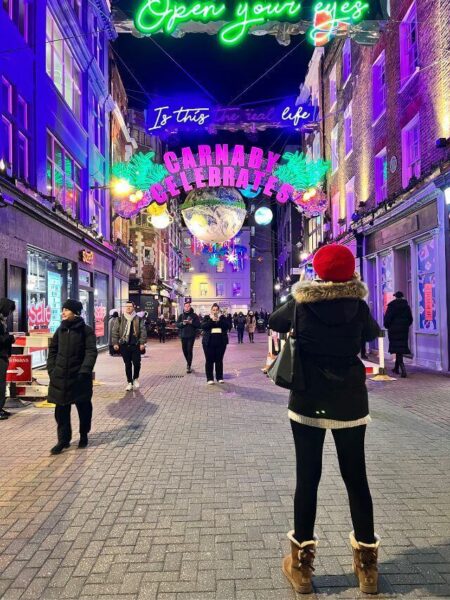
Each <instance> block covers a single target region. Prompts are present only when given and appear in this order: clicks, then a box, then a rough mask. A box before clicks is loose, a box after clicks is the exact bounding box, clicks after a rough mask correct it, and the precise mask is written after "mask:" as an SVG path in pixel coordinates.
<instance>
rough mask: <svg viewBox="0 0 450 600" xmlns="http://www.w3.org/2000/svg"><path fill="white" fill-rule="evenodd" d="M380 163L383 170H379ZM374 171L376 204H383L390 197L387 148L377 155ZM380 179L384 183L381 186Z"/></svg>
mask: <svg viewBox="0 0 450 600" xmlns="http://www.w3.org/2000/svg"><path fill="white" fill-rule="evenodd" d="M380 163H381V169H380V168H379V166H380ZM374 171H375V172H374V181H375V202H376V204H380V203H381V202H383V200H386V198H387V195H388V194H387V181H388V178H387V171H388V164H387V148H386V146H385V147H384V148H383V149H382V150H380V152H378V153H377V154H376V155H375V160H374ZM385 173H386V178H385V177H384V175H385ZM380 174H381V175H380ZM380 179H381V181H382V184H381V185H379V184H380ZM379 190H381V193H379ZM383 190H384V193H383Z"/></svg>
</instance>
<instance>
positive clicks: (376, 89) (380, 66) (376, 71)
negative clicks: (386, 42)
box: [372, 50, 387, 124]
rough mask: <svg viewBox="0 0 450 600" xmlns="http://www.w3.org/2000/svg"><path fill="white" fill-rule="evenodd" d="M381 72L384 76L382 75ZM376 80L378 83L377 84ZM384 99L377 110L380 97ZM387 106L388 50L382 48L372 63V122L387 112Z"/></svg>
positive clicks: (375, 121)
mask: <svg viewBox="0 0 450 600" xmlns="http://www.w3.org/2000/svg"><path fill="white" fill-rule="evenodd" d="M381 74H382V75H383V76H381ZM375 82H377V83H378V85H377V86H376V85H375ZM380 97H381V98H382V99H383V101H382V103H381V105H380V108H379V109H378V110H376V106H377V104H376V101H377V99H378V98H380ZM386 107H387V84H386V51H385V50H382V51H381V52H380V54H379V55H378V57H377V59H376V60H375V61H374V63H373V65H372V124H375V123H377V122H378V121H379V119H381V117H382V116H383V115H384V114H385V112H386Z"/></svg>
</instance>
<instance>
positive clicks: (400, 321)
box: [384, 292, 413, 377]
mask: <svg viewBox="0 0 450 600" xmlns="http://www.w3.org/2000/svg"><path fill="white" fill-rule="evenodd" d="M394 297H395V300H392V302H389V304H388V307H387V310H386V314H385V315H384V327H385V328H386V329H387V331H388V337H389V353H390V354H395V366H394V368H393V372H394V373H397V374H398V373H399V372H400V373H401V376H402V377H406V376H407V374H406V368H405V363H404V362H403V355H404V354H411V350H410V349H409V328H410V327H411V325H412V323H413V316H412V312H411V307H410V306H409V304H408V301H407V300H406V298H405V297H404V294H403V292H395V294H394Z"/></svg>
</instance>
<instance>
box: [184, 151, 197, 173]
mask: <svg viewBox="0 0 450 600" xmlns="http://www.w3.org/2000/svg"><path fill="white" fill-rule="evenodd" d="M181 157H182V160H183V169H195V167H196V166H197V163H196V162H195V158H194V155H193V154H192V150H191V149H190V148H182V149H181Z"/></svg>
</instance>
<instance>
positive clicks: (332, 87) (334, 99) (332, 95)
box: [328, 65, 337, 111]
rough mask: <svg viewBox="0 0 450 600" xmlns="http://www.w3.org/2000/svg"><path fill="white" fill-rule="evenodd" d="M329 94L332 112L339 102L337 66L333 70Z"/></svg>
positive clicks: (329, 82) (329, 81) (329, 80)
mask: <svg viewBox="0 0 450 600" xmlns="http://www.w3.org/2000/svg"><path fill="white" fill-rule="evenodd" d="M328 84H329V93H330V111H331V110H333V108H334V106H335V104H336V102H337V80H336V65H334V67H333V68H332V70H331V73H330V76H329V79H328Z"/></svg>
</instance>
